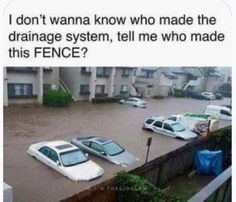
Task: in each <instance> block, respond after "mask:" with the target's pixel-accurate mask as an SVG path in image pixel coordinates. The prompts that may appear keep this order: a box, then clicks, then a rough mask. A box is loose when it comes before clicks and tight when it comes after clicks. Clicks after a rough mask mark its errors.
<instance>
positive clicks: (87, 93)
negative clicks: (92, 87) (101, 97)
mask: <svg viewBox="0 0 236 202" xmlns="http://www.w3.org/2000/svg"><path fill="white" fill-rule="evenodd" d="M79 94H80V95H90V92H88V91H87V92H80V93H79Z"/></svg>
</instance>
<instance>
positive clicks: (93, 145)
mask: <svg viewBox="0 0 236 202" xmlns="http://www.w3.org/2000/svg"><path fill="white" fill-rule="evenodd" d="M90 149H91V151H92V153H93V154H95V155H97V156H99V157H102V158H105V159H106V158H107V155H106V152H105V151H104V149H103V148H102V147H101V145H99V144H98V143H96V142H91V144H90ZM102 152H104V154H102Z"/></svg>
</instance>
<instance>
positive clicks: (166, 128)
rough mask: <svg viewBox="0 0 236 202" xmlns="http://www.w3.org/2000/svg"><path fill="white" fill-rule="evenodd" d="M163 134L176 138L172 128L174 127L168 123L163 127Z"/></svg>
mask: <svg viewBox="0 0 236 202" xmlns="http://www.w3.org/2000/svg"><path fill="white" fill-rule="evenodd" d="M163 132H164V133H165V134H166V135H168V136H172V137H175V132H174V129H173V128H172V126H171V125H170V124H168V123H164V125H163Z"/></svg>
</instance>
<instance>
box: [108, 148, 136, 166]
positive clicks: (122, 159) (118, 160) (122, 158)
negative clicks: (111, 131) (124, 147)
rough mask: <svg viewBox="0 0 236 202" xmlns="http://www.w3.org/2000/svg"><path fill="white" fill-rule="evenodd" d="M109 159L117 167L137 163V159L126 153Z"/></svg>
mask: <svg viewBox="0 0 236 202" xmlns="http://www.w3.org/2000/svg"><path fill="white" fill-rule="evenodd" d="M110 159H111V161H112V162H113V163H115V164H117V165H121V164H124V165H130V164H132V163H134V162H135V161H137V159H136V158H135V157H134V156H133V155H132V154H130V153H129V152H127V151H124V152H122V153H120V154H118V155H116V156H110Z"/></svg>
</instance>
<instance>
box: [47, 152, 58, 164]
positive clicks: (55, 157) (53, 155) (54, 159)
mask: <svg viewBox="0 0 236 202" xmlns="http://www.w3.org/2000/svg"><path fill="white" fill-rule="evenodd" d="M48 158H50V159H51V160H52V161H54V162H57V161H58V160H59V158H58V156H57V153H56V152H55V151H54V150H52V149H51V152H50V154H49V156H48Z"/></svg>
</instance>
